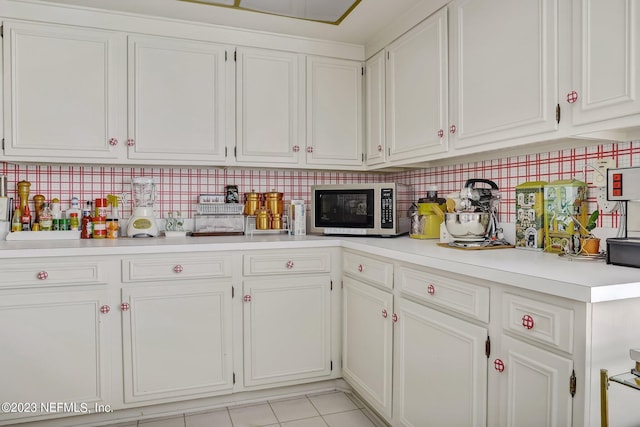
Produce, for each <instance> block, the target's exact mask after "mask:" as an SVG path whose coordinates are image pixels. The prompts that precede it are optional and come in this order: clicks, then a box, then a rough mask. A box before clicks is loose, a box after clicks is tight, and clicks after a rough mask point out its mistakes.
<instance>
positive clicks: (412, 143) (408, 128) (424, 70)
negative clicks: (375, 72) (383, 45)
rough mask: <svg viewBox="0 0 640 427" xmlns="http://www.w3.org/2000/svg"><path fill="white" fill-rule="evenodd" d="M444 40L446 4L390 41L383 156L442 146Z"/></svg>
mask: <svg viewBox="0 0 640 427" xmlns="http://www.w3.org/2000/svg"><path fill="white" fill-rule="evenodd" d="M447 45H448V43H447V9H446V8H444V9H442V10H441V11H440V12H438V13H436V14H435V15H433V16H431V17H429V18H428V19H427V20H426V21H424V22H423V23H422V24H420V25H418V26H417V27H415V28H414V29H412V30H411V31H409V32H408V33H406V34H405V35H403V36H402V37H400V38H399V39H398V40H396V41H395V42H394V43H392V44H391V45H389V47H388V52H387V57H388V64H387V75H386V79H387V107H386V109H387V123H386V132H387V138H386V142H387V147H388V148H387V150H388V155H389V157H388V160H408V159H415V158H416V157H419V156H424V155H429V154H436V153H443V152H446V151H447V149H448V133H447V132H446V129H447V123H448V111H447V110H448V108H449V107H448V105H449V103H448V76H447V73H448V61H447Z"/></svg>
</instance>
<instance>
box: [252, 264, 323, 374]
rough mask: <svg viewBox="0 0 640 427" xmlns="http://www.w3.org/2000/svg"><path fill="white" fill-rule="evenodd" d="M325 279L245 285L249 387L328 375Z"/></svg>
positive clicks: (313, 277) (257, 280) (269, 281)
mask: <svg viewBox="0 0 640 427" xmlns="http://www.w3.org/2000/svg"><path fill="white" fill-rule="evenodd" d="M330 292H331V280H330V278H329V277H328V276H306V277H304V278H284V277H280V278H273V279H264V278H261V279H249V280H245V281H244V293H243V294H244V302H243V304H244V309H243V313H244V372H245V375H244V382H245V385H247V386H253V385H260V384H270V383H277V382H282V381H291V380H301V379H306V378H318V377H324V376H328V375H330V374H331V303H330Z"/></svg>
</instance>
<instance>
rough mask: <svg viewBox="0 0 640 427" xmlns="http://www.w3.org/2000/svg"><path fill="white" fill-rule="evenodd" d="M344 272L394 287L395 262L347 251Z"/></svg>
mask: <svg viewBox="0 0 640 427" xmlns="http://www.w3.org/2000/svg"><path fill="white" fill-rule="evenodd" d="M342 262H343V269H344V273H345V274H347V275H349V276H351V277H354V278H356V279H359V280H364V281H366V282H368V283H372V284H375V285H379V286H382V287H383V288H388V289H393V264H392V263H391V262H388V261H383V260H381V259H378V258H374V257H371V256H367V255H361V254H355V253H351V252H345V253H344V256H343V259H342Z"/></svg>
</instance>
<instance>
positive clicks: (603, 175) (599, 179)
mask: <svg viewBox="0 0 640 427" xmlns="http://www.w3.org/2000/svg"><path fill="white" fill-rule="evenodd" d="M615 167H616V161H615V160H614V159H613V158H612V157H608V158H606V159H598V160H596V162H595V164H594V165H593V169H594V174H593V185H595V186H596V187H606V185H607V169H609V168H615ZM605 200H606V195H605Z"/></svg>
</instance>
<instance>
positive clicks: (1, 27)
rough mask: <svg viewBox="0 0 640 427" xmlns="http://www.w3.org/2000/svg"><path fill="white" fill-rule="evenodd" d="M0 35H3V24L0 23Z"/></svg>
mask: <svg viewBox="0 0 640 427" xmlns="http://www.w3.org/2000/svg"><path fill="white" fill-rule="evenodd" d="M0 37H4V25H0Z"/></svg>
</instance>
